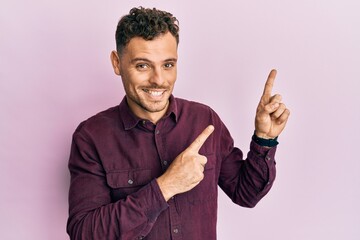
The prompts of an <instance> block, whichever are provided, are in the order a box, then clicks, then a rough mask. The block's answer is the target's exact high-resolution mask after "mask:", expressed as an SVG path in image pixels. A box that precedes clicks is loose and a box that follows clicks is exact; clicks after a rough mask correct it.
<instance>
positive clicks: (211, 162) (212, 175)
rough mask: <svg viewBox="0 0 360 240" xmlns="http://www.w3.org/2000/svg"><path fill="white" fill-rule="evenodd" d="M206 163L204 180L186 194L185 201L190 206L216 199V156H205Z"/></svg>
mask: <svg viewBox="0 0 360 240" xmlns="http://www.w3.org/2000/svg"><path fill="white" fill-rule="evenodd" d="M205 156H206V157H207V163H206V165H205V169H204V179H203V180H202V181H201V182H200V183H199V184H198V185H197V186H195V187H194V188H193V189H191V190H190V191H188V192H186V195H187V199H188V201H189V203H191V204H200V203H204V202H208V201H211V200H213V199H216V197H217V181H216V155H215V154H209V155H208V154H205Z"/></svg>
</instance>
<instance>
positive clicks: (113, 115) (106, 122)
mask: <svg viewBox="0 0 360 240" xmlns="http://www.w3.org/2000/svg"><path fill="white" fill-rule="evenodd" d="M118 120H119V106H114V107H110V108H108V109H106V110H104V111H101V112H99V113H97V114H95V115H93V116H92V117H89V118H88V119H86V120H84V121H82V122H81V123H80V124H79V126H78V127H77V128H76V130H75V133H74V134H76V133H79V132H82V133H92V132H98V131H104V130H106V129H108V128H111V127H114V126H115V125H116V123H118V122H119V121H118Z"/></svg>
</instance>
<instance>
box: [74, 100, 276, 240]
mask: <svg viewBox="0 0 360 240" xmlns="http://www.w3.org/2000/svg"><path fill="white" fill-rule="evenodd" d="M210 124H212V125H214V127H215V130H214V132H213V133H212V134H211V135H210V137H209V138H208V139H207V140H206V142H205V144H204V145H203V146H202V148H201V149H200V151H199V154H201V155H204V156H206V157H207V160H208V161H207V164H206V165H205V170H204V179H203V180H202V181H201V182H200V183H199V184H198V185H197V186H196V187H194V188H193V189H192V190H190V191H188V192H185V193H182V194H178V195H175V196H174V197H172V198H171V199H170V200H169V201H167V202H166V201H165V199H164V197H163V195H162V193H161V191H160V188H159V186H158V184H157V181H156V178H157V177H159V176H161V175H162V174H163V173H164V172H165V171H166V170H167V168H168V167H169V165H170V164H171V163H172V161H173V160H174V159H175V158H176V157H177V156H178V155H179V154H180V153H181V152H182V151H184V150H185V149H186V148H187V147H188V146H189V145H190V144H191V143H192V142H193V141H194V139H195V138H196V137H197V136H198V135H199V134H200V133H201V132H202V131H203V130H204V129H205V128H206V127H207V126H208V125H210ZM275 151H276V147H273V148H267V147H262V146H259V145H257V144H256V143H255V142H253V141H252V142H251V143H250V151H249V153H248V154H247V157H246V159H244V156H243V153H242V151H241V150H240V149H238V148H236V147H234V145H233V139H232V137H231V135H230V133H229V131H228V130H227V128H226V127H225V125H224V124H223V122H222V121H221V120H220V118H219V117H218V115H217V114H216V113H215V112H214V111H213V110H212V109H211V108H209V107H208V106H205V105H203V104H200V103H196V102H191V101H187V100H183V99H179V98H174V96H171V98H170V103H169V107H168V110H167V113H166V114H165V115H164V116H163V118H162V119H160V120H159V121H158V122H157V124H156V125H155V124H153V123H151V122H150V121H148V120H146V119H140V118H138V117H136V116H135V115H134V114H133V113H132V112H131V110H130V108H129V106H128V104H127V101H126V98H124V99H123V101H122V102H121V103H120V105H119V106H116V107H113V108H110V109H108V110H106V111H103V112H101V113H99V114H97V115H95V116H93V117H91V118H89V119H88V120H86V121H84V122H82V123H81V124H80V125H79V127H78V128H77V129H76V131H75V133H74V135H73V142H72V147H71V154H70V160H69V169H70V173H71V183H70V192H69V219H68V225H67V231H68V233H69V235H70V236H71V239H106V240H111V239H149V240H168V239H173V240H176V239H184V240H192V239H194V240H195V239H196V240H212V239H216V219H217V195H218V187H217V186H220V188H221V189H222V190H223V191H224V192H225V193H226V194H227V195H228V196H229V197H230V198H231V200H232V201H233V202H234V203H236V204H238V205H240V206H244V207H254V206H255V205H256V204H257V203H258V202H259V201H260V199H261V198H262V197H263V196H264V195H265V194H266V193H267V192H268V191H269V190H270V188H271V186H272V183H273V181H274V179H275V161H274V155H275Z"/></svg>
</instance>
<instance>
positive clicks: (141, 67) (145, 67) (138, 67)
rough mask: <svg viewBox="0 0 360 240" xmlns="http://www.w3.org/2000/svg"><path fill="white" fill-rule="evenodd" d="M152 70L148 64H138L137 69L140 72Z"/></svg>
mask: <svg viewBox="0 0 360 240" xmlns="http://www.w3.org/2000/svg"><path fill="white" fill-rule="evenodd" d="M148 68H150V66H149V65H148V64H146V63H139V64H136V69H138V70H140V71H143V70H146V69H148Z"/></svg>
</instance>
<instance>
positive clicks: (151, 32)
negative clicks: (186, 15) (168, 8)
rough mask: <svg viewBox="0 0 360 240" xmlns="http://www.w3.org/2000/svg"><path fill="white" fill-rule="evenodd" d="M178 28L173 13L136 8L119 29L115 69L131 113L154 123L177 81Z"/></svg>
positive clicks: (161, 112) (113, 54) (164, 108)
mask: <svg viewBox="0 0 360 240" xmlns="http://www.w3.org/2000/svg"><path fill="white" fill-rule="evenodd" d="M178 31H179V28H178V26H177V20H176V18H175V17H173V16H172V15H171V14H170V13H167V12H163V11H159V10H156V9H144V8H133V9H132V10H131V11H130V14H128V15H126V16H124V17H123V18H121V20H120V21H119V24H118V27H117V30H116V43H117V51H113V52H112V53H111V62H112V65H113V68H114V72H115V74H117V75H120V76H121V79H122V82H123V85H124V89H125V92H126V98H127V103H128V105H129V107H130V109H131V110H132V112H133V113H134V114H135V115H137V116H138V117H140V118H143V119H148V120H150V121H152V122H153V123H156V122H157V121H158V120H159V119H160V118H161V117H162V116H163V115H164V114H165V113H166V110H167V108H168V106H169V98H170V96H171V94H172V91H173V88H174V84H175V81H176V76H177V65H176V63H177V57H178V56H177V46H178V42H179V35H178Z"/></svg>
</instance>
